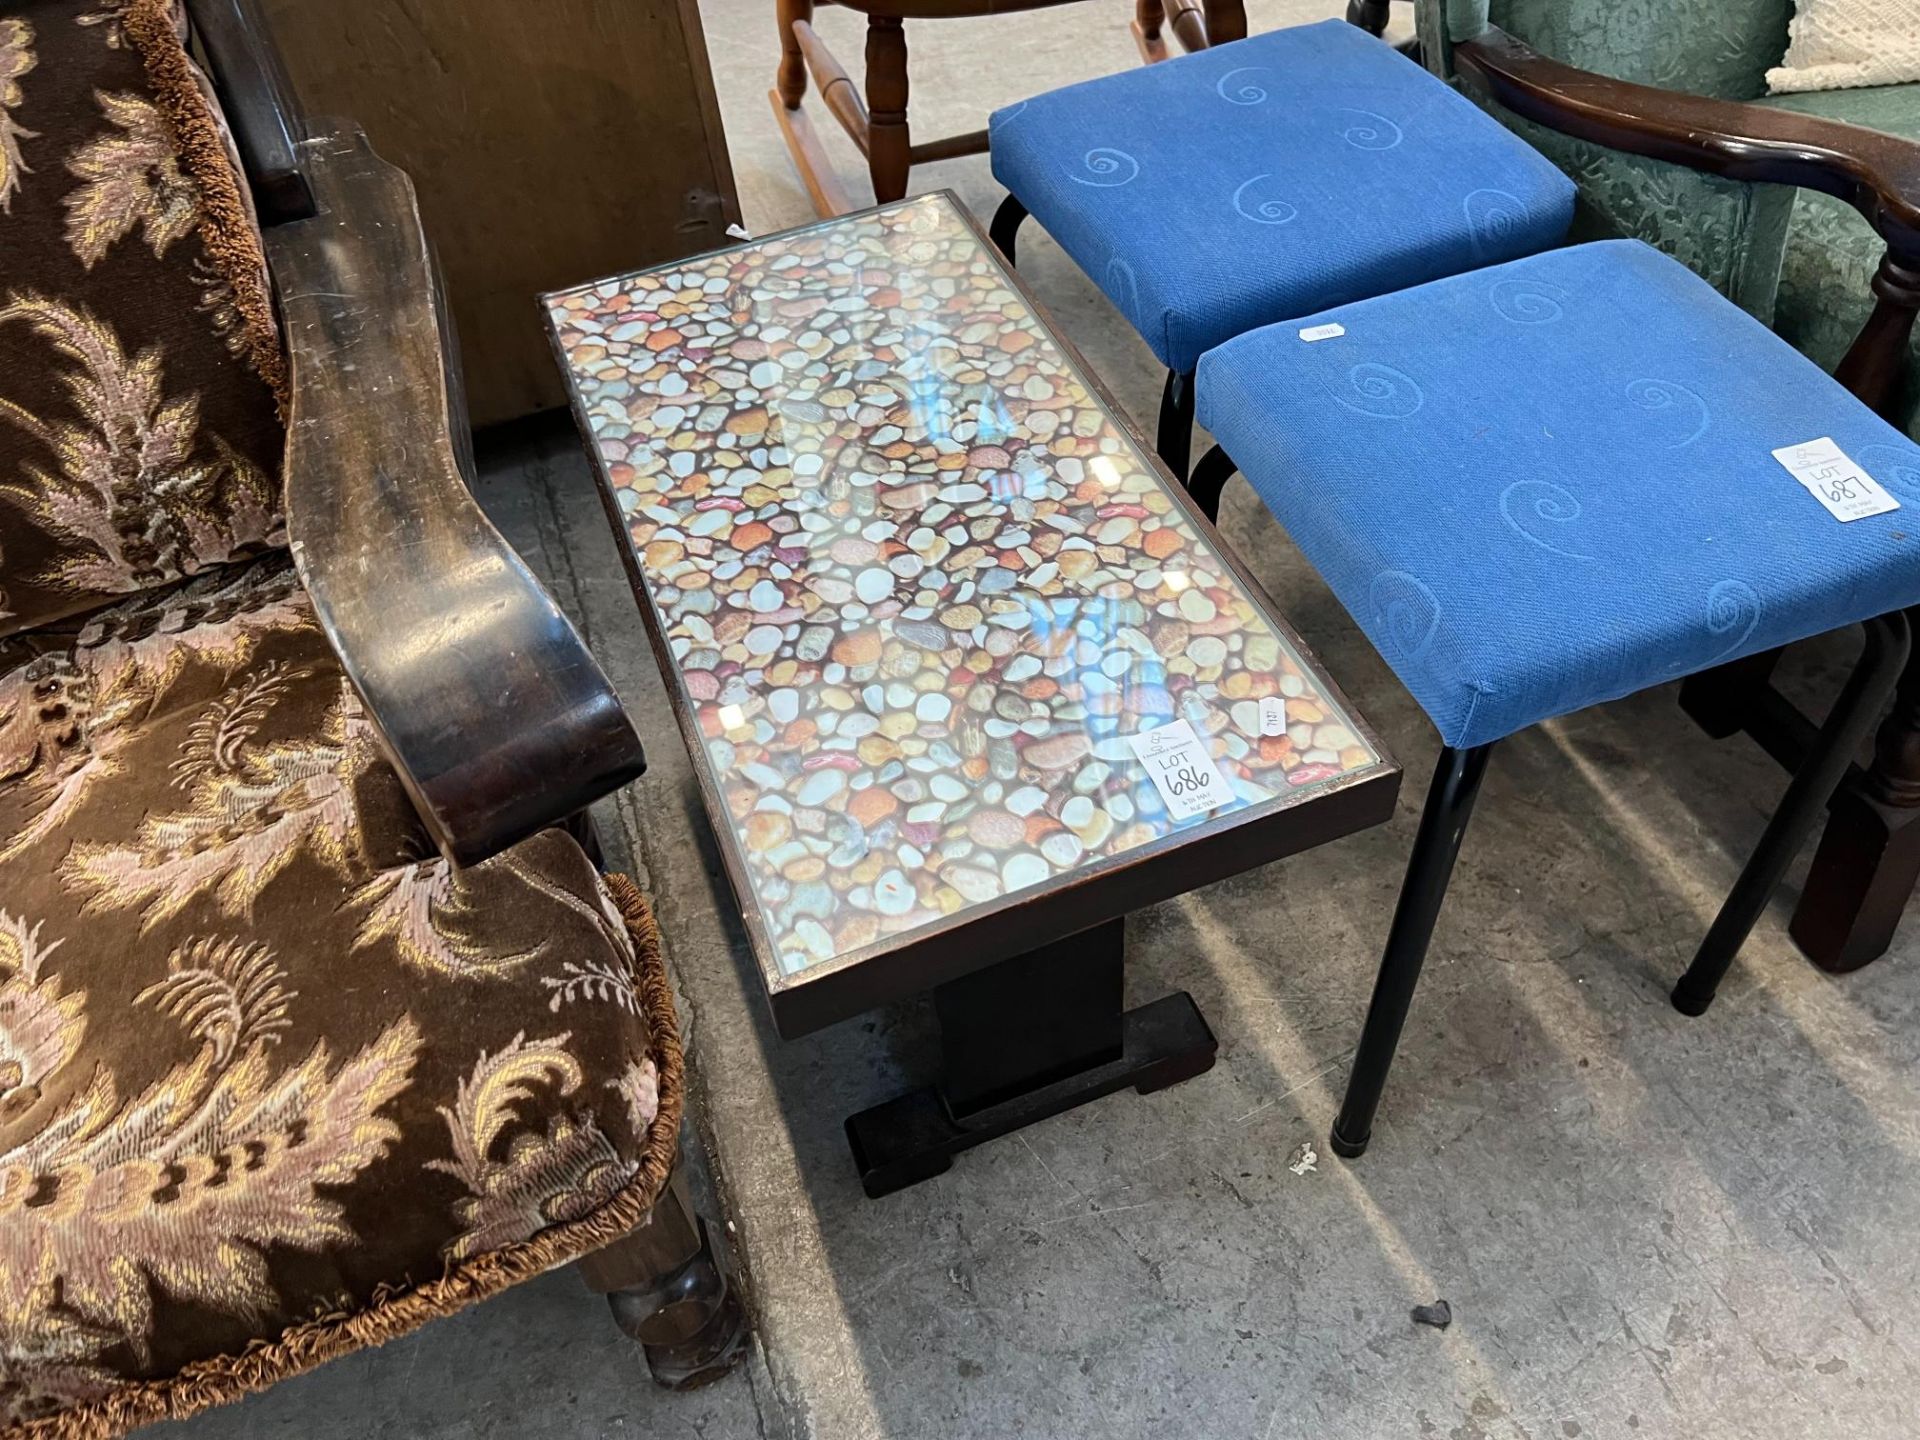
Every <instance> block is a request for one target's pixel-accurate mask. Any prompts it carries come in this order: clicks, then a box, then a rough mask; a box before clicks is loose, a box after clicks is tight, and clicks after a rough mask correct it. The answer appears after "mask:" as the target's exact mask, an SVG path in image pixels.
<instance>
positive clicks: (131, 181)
mask: <svg viewBox="0 0 1920 1440" xmlns="http://www.w3.org/2000/svg"><path fill="white" fill-rule="evenodd" d="M94 98H95V99H96V100H98V101H99V103H100V110H101V113H102V115H103V116H104V117H105V118H106V120H107V122H108V123H109V124H110V125H112V126H113V127H114V128H113V129H112V130H109V131H107V132H106V133H105V134H102V135H99V136H97V137H96V138H94V139H92V140H89V141H88V142H87V143H86V144H84V145H82V146H81V147H80V148H79V149H78V150H76V151H74V152H73V156H72V158H70V159H69V160H68V161H67V169H68V170H69V171H71V172H72V173H73V174H74V175H76V176H77V177H79V179H80V180H81V182H82V183H81V185H80V186H79V187H78V188H77V189H75V190H73V191H72V192H71V193H69V194H68V196H67V198H66V207H67V243H68V244H69V245H71V246H72V247H73V253H74V254H75V255H77V256H79V257H80V263H81V264H83V265H85V266H86V267H87V268H88V269H89V270H91V269H92V268H93V267H94V265H95V264H96V263H97V262H98V261H99V259H100V257H101V256H103V255H105V254H106V253H107V251H108V250H109V249H111V248H112V246H113V244H114V242H115V241H117V240H120V239H122V238H123V237H125V236H126V235H128V234H129V233H131V232H132V230H133V228H134V227H135V226H136V225H137V226H139V227H140V230H141V234H142V236H143V237H144V238H145V240H146V242H147V248H148V249H149V250H151V251H153V255H154V258H155V259H156V260H157V259H159V258H160V257H162V256H163V255H165V254H166V253H167V248H168V247H169V246H170V245H172V244H173V243H174V241H176V240H179V239H180V238H181V237H182V236H185V235H189V234H191V233H192V232H193V229H194V227H195V226H196V225H197V224H198V223H199V220H200V195H199V192H198V191H197V190H196V189H195V188H194V184H193V181H192V180H191V179H189V178H188V176H187V173H186V172H185V171H184V170H182V169H181V168H180V157H179V154H178V153H177V152H176V151H175V150H174V148H173V137H172V135H171V134H170V133H169V132H168V130H167V123H166V120H165V119H164V118H163V117H162V116H161V114H160V111H159V109H158V108H157V107H156V106H154V105H153V104H152V103H151V102H150V101H147V100H143V99H141V98H140V97H139V96H138V95H113V94H108V93H106V92H104V91H101V92H96V94H95V96H94Z"/></svg>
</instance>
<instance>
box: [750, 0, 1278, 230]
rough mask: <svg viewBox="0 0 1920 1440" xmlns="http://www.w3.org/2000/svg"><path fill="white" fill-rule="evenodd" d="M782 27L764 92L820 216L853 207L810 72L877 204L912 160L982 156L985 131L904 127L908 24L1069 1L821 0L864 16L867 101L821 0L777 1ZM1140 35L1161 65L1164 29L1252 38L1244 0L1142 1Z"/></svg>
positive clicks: (1189, 38) (1187, 39) (1199, 40)
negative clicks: (817, 123)
mask: <svg viewBox="0 0 1920 1440" xmlns="http://www.w3.org/2000/svg"><path fill="white" fill-rule="evenodd" d="M775 3H776V6H777V11H778V16H779V24H780V69H779V73H778V75H777V76H776V78H775V81H774V86H773V88H772V89H771V90H769V91H768V92H767V99H768V101H769V102H770V103H771V105H772V106H773V114H774V118H775V119H776V120H777V121H779V123H780V133H781V134H782V135H783V136H785V137H786V142H787V149H788V150H789V151H790V152H791V153H792V155H793V163H794V165H795V166H796V167H797V168H798V169H799V171H800V178H801V180H802V181H804V182H805V184H806V187H807V194H808V195H809V196H810V197H811V198H812V200H813V207H814V209H815V211H817V212H818V213H819V214H820V215H821V216H822V217H823V218H831V217H832V216H835V215H844V214H846V213H848V212H849V211H851V210H853V209H855V208H856V205H855V202H854V201H853V200H851V199H850V198H849V196H848V195H847V192H846V190H845V189H844V188H842V186H841V184H840V181H839V177H838V176H836V175H835V174H834V170H833V164H832V162H831V161H830V160H829V159H828V157H827V153H826V151H825V149H824V148H823V147H822V146H821V144H820V137H819V135H818V133H817V132H816V131H815V130H814V128H813V122H812V121H811V120H809V119H808V117H807V112H806V111H805V110H804V109H802V108H801V101H802V100H804V99H805V97H806V93H807V76H808V73H809V72H811V73H812V76H813V82H814V84H815V85H817V86H819V87H820V103H821V104H823V105H825V106H826V107H827V110H828V111H829V113H831V114H832V116H833V118H834V119H836V120H838V121H839V122H840V127H841V128H842V129H843V130H845V131H846V132H847V136H848V138H850V139H851V140H852V141H853V143H854V145H855V146H857V147H858V148H859V150H860V153H861V154H862V155H864V156H866V157H867V170H868V173H869V175H870V176H871V178H872V181H873V197H874V201H875V203H877V204H882V205H884V204H887V203H889V202H890V201H894V200H898V199H901V198H902V197H904V196H905V195H906V193H907V175H908V172H909V171H910V170H911V169H912V168H913V167H914V166H915V165H922V164H926V163H928V162H931V161H934V160H951V159H953V158H954V157H956V156H960V155H979V154H983V153H985V151H986V148H987V132H986V131H985V130H974V131H970V132H968V133H967V134H964V135H949V136H946V137H944V138H943V139H939V140H929V141H926V142H923V143H921V144H918V145H916V144H914V143H913V140H912V134H911V131H910V130H909V128H908V124H907V36H906V28H905V25H904V23H903V22H905V21H907V20H936V19H955V18H964V17H968V16H975V15H999V14H1004V13H1009V12H1013V11H1019V10H1039V9H1044V8H1046V7H1048V6H1051V5H1057V4H1062V3H1065V0H818V3H820V4H843V5H845V6H846V7H847V8H848V9H850V10H856V11H859V12H861V13H862V14H864V15H865V16H866V17H867V46H866V87H865V96H864V98H863V97H862V93H861V88H860V87H859V86H856V85H855V84H854V82H853V79H852V77H851V76H849V75H848V74H847V72H846V69H845V67H844V66H842V65H841V64H840V62H839V60H838V59H837V58H835V56H834V54H833V52H832V51H831V50H829V49H828V48H827V44H826V42H825V41H824V40H822V39H821V38H820V35H819V32H818V31H816V30H815V29H814V28H813V12H814V6H815V4H816V0H775ZM1132 29H1133V37H1134V42H1135V44H1136V45H1137V46H1138V47H1139V50H1140V58H1141V60H1142V61H1143V62H1145V63H1146V64H1149V65H1151V64H1155V63H1157V62H1159V61H1161V60H1165V59H1167V58H1168V54H1169V51H1168V49H1167V41H1166V32H1167V31H1168V30H1169V29H1170V30H1172V31H1173V35H1174V38H1175V39H1176V40H1177V41H1178V42H1179V44H1180V45H1181V47H1182V48H1183V49H1186V50H1189V51H1191V50H1204V49H1206V48H1207V47H1208V46H1209V45H1220V44H1225V43H1226V42H1227V41H1229V40H1241V39H1244V38H1246V33H1247V14H1246V8H1245V5H1244V3H1243V0H1135V11H1134V20H1133V26H1132Z"/></svg>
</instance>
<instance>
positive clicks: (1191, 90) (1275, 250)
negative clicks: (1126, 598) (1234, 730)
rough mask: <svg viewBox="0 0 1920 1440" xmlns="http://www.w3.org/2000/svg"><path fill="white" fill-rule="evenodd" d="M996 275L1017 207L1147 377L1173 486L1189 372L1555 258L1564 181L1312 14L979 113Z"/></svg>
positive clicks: (1567, 192) (1568, 206) (1372, 45)
mask: <svg viewBox="0 0 1920 1440" xmlns="http://www.w3.org/2000/svg"><path fill="white" fill-rule="evenodd" d="M988 134H989V137H990V145H991V150H992V155H993V173H994V177H995V178H996V179H997V180H999V181H1000V183H1001V184H1003V185H1005V186H1006V187H1007V190H1008V198H1007V201H1006V203H1005V204H1003V205H1002V206H1001V208H1000V213H999V214H998V215H996V216H995V217H994V222H993V238H994V240H995V241H996V242H997V243H998V244H999V246H1000V248H1001V249H1002V250H1003V251H1004V252H1005V253H1006V255H1007V258H1008V259H1009V260H1011V259H1012V258H1013V253H1014V237H1015V235H1016V233H1017V232H1018V230H1019V227H1020V222H1021V221H1022V220H1023V219H1024V218H1025V217H1026V216H1027V215H1028V214H1029V213H1031V214H1032V215H1034V216H1035V217H1036V218H1037V219H1038V220H1039V221H1040V223H1041V224H1042V225H1044V226H1045V227H1046V228H1047V231H1048V233H1049V234H1051V235H1052V236H1053V238H1054V239H1055V240H1057V241H1058V242H1059V243H1060V246H1061V248H1062V249H1064V250H1065V251H1066V252H1067V253H1068V254H1069V255H1071V256H1072V257H1073V259H1074V262H1075V263H1076V264H1078V265H1079V267H1080V268H1081V269H1082V270H1084V271H1085V272H1086V273H1087V275H1088V276H1089V277H1090V278H1091V279H1092V280H1093V281H1094V283H1095V284H1097V285H1098V286H1099V287H1100V288H1101V289H1102V290H1103V291H1105V292H1106V294H1107V298H1108V299H1110V300H1112V301H1113V303H1114V304H1115V305H1116V306H1117V307H1118V308H1119V310H1120V313H1121V314H1123V315H1124V316H1126V318H1127V320H1128V322H1129V323H1130V324H1131V325H1132V326H1133V327H1134V329H1136V330H1137V331H1139V332H1140V336H1141V338H1142V339H1144V340H1145V341H1146V342H1147V344H1148V345H1149V346H1150V347H1151V348H1152V350H1153V353H1154V354H1155V355H1156V356H1158V357H1159V359H1160V362H1161V363H1162V364H1163V365H1165V366H1166V367H1167V391H1166V396H1165V399H1164V400H1163V402H1162V405H1161V413H1160V446H1159V448H1160V453H1161V457H1162V458H1163V459H1165V460H1166V462H1167V463H1168V465H1169V466H1171V467H1172V468H1173V469H1174V471H1175V472H1176V473H1178V474H1179V475H1181V476H1182V477H1183V478H1184V477H1185V475H1186V468H1187V446H1188V444H1189V437H1190V433H1191V430H1192V425H1193V388H1192V371H1193V367H1194V362H1195V361H1197V360H1198V359H1199V358H1200V356H1201V355H1202V354H1203V353H1205V352H1206V351H1208V350H1211V349H1212V348H1213V347H1214V346H1216V345H1219V344H1221V343H1222V342H1223V341H1226V340H1230V339H1232V338H1233V337H1234V336H1235V335H1239V334H1241V333H1243V332H1244V331H1247V330H1251V329H1253V328H1255V327H1256V326H1260V325H1265V324H1270V323H1271V322H1273V321H1276V320H1287V319H1291V318H1293V317H1294V316H1297V315H1308V314H1312V313H1313V312H1314V311H1316V310H1323V309H1326V308H1327V307H1329V306H1332V305H1339V304H1343V303H1345V302H1347V301H1349V300H1360V299H1364V298H1366V297H1367V296H1369V295H1382V294H1385V293H1387V292H1388V291H1392V290H1400V289H1404V288H1405V287H1407V286H1409V285H1418V284H1421V283H1423V282H1424V281H1427V280H1435V279H1438V278H1440V277H1441V276H1443V275H1453V274H1457V273H1459V272H1460V271H1463V270H1472V269H1476V268H1478V267H1480V266H1483V265H1492V264H1496V263H1498V262H1499V261H1502V260H1511V259H1513V258H1515V257H1516V256H1520V255H1528V254H1532V253H1533V252H1534V251H1536V250H1543V249H1546V248H1547V247H1549V246H1552V245H1556V244H1558V243H1559V242H1560V241H1561V239H1562V238H1563V237H1564V236H1565V234H1566V230H1567V225H1568V223H1569V222H1570V221H1571V219H1572V216H1573V194H1574V190H1573V185H1572V183H1571V182H1570V181H1569V180H1568V179H1567V178H1566V176H1564V175H1563V174H1561V173H1560V171H1559V170H1558V169H1556V168H1555V167H1554V166H1553V165H1552V164H1551V163H1549V162H1548V161H1547V160H1546V159H1545V158H1543V157H1542V156H1541V155H1540V154H1538V153H1537V152H1536V151H1535V150H1534V149H1533V148H1532V147H1531V146H1529V145H1528V144H1527V143H1526V142H1525V141H1523V140H1521V139H1519V138H1518V137H1517V136H1515V135H1514V134H1513V133H1512V132H1511V131H1509V130H1508V129H1507V128H1506V127H1505V126H1503V125H1501V124H1500V123H1499V122H1498V121H1496V120H1494V119H1492V118H1491V117H1490V116H1488V115H1486V114H1485V113H1484V112H1482V111H1481V110H1480V109H1479V108H1478V107H1477V106H1475V105H1474V104H1473V103H1472V102H1471V101H1469V100H1467V99H1466V98H1465V97H1463V96H1461V95H1458V94H1456V93H1454V91H1453V90H1451V89H1450V88H1449V87H1448V86H1447V85H1446V84H1445V83H1444V82H1443V81H1441V80H1439V79H1438V78H1437V77H1435V76H1433V75H1431V74H1429V73H1428V72H1427V71H1425V70H1423V69H1422V68H1421V67H1420V66H1419V65H1417V64H1415V63H1414V62H1412V61H1411V60H1408V59H1407V58H1406V57H1405V56H1403V55H1401V54H1399V53H1398V52H1397V51H1395V50H1394V49H1393V48H1392V47H1391V46H1389V45H1386V44H1385V43H1383V42H1381V41H1379V40H1376V39H1375V38H1374V37H1373V36H1371V35H1369V34H1367V33H1366V32H1365V31H1363V30H1360V29H1358V28H1357V27H1355V26H1352V25H1348V24H1346V23H1345V22H1343V21H1339V20H1329V21H1326V22H1325V23H1323V24H1318V25H1302V26H1298V27H1296V28H1293V29H1288V30H1278V31H1274V32H1272V33H1271V34H1267V35H1259V36H1255V37H1253V38H1252V39H1248V40H1239V41H1235V42H1234V43H1233V44H1230V45H1222V46H1220V47H1219V48H1218V49H1214V50H1203V51H1199V52H1196V53H1195V54H1192V55H1186V56H1182V57H1181V58H1179V59H1176V60H1170V61H1167V62H1166V63H1164V64H1160V65H1151V66H1147V67H1145V68H1143V69H1137V70H1128V71H1125V72H1124V73H1122V74H1118V75H1110V76H1107V77H1106V78H1104V79H1101V80H1093V81H1089V82H1088V83H1086V84H1084V85H1072V86H1068V87H1067V88H1066V89H1064V90H1055V91H1052V92H1050V93H1049V94H1046V95H1040V96H1036V97H1035V98H1034V99H1031V100H1027V101H1023V102H1021V103H1019V104H1015V105H1010V106H1008V107H1007V108H1006V109H1004V110H999V111H996V112H995V113H994V115H993V118H992V121H991V123H990V125H989V129H988Z"/></svg>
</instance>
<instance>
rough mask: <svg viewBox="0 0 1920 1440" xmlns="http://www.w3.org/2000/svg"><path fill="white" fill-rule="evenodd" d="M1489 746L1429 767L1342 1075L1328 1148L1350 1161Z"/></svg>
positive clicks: (1375, 1099) (1450, 752)
mask: <svg viewBox="0 0 1920 1440" xmlns="http://www.w3.org/2000/svg"><path fill="white" fill-rule="evenodd" d="M1492 753H1493V746H1492V745H1479V746H1475V747H1474V748H1473V749H1471V750H1455V749H1453V748H1452V747H1450V746H1449V747H1448V748H1447V749H1445V750H1442V751H1441V752H1440V763H1439V764H1438V765H1437V766H1435V767H1434V772H1433V785H1432V786H1431V788H1429V789H1428V791H1427V808H1426V809H1424V810H1422V811H1421V812H1420V833H1419V835H1418V836H1417V837H1416V838H1415V839H1414V842H1413V855H1412V857H1411V858H1410V859H1409V860H1408V861H1407V878H1406V879H1405V880H1404V881H1402V882H1401V885H1400V903H1399V905H1398V906H1396V907H1395V909H1394V912H1393V927H1392V928H1391V929H1390V930H1389V931H1388V932H1387V948H1386V953H1385V954H1383V955H1382V956H1381V957H1380V975H1379V978H1377V979H1376V980H1375V981H1374V983H1373V999H1372V1000H1371V1001H1370V1002H1368V1005H1367V1023H1366V1025H1365V1027H1364V1028H1363V1029H1362V1030H1361V1031H1360V1048H1359V1050H1358V1051H1357V1052H1355V1054H1354V1057H1353V1069H1352V1070H1351V1071H1350V1072H1349V1074H1348V1076H1347V1095H1346V1099H1345V1100H1343V1101H1342V1102H1341V1103H1340V1114H1339V1116H1338V1117H1337V1118H1336V1119H1335V1120H1334V1122H1333V1134H1332V1135H1331V1136H1330V1137H1329V1141H1328V1143H1329V1144H1331V1145H1332V1147H1333V1153H1334V1154H1336V1155H1340V1156H1344V1157H1345V1158H1346V1159H1348V1160H1353V1159H1357V1158H1358V1157H1359V1156H1361V1155H1363V1154H1365V1153H1366V1149H1367V1142H1368V1141H1369V1140H1371V1139H1372V1138H1373V1116H1374V1112H1375V1111H1376V1110H1378V1109H1379V1108H1380V1093H1381V1092H1382V1091H1383V1090H1385V1089H1386V1086H1387V1071H1388V1070H1389V1069H1391V1068H1392V1066H1393V1052H1394V1047H1395V1046H1397V1045H1398V1044H1399V1043H1400V1027H1401V1026H1403V1025H1404V1024H1406V1020H1407V1009H1408V1007H1409V1006H1410V1005H1412V1003H1413V990H1414V986H1415V985H1417V984H1419V982H1420V967H1421V965H1422V964H1423V963H1424V962H1425V960H1426V958H1427V943H1428V942H1429V941H1430V940H1432V939H1433V925H1434V921H1436V920H1438V919H1439V918H1440V902H1441V901H1442V900H1444V899H1445V898H1446V895H1447V881H1448V880H1449V879H1451V878H1452V876H1453V862H1454V861H1455V860H1456V859H1457V858H1459V855H1460V840H1461V837H1463V836H1464V835H1465V834H1466V833H1467V821H1468V820H1469V819H1470V818H1471V817H1472V815H1473V802H1474V798H1475V797H1476V796H1478V795H1479V793H1480V780H1481V777H1483V776H1484V775H1485V774H1486V773H1487V757H1488V756H1489V755H1490V754H1492Z"/></svg>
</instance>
